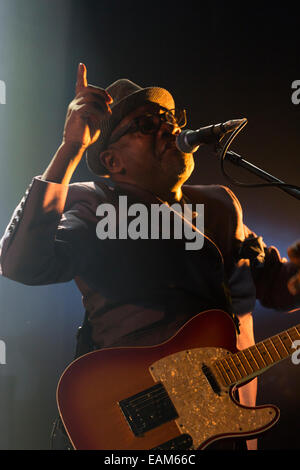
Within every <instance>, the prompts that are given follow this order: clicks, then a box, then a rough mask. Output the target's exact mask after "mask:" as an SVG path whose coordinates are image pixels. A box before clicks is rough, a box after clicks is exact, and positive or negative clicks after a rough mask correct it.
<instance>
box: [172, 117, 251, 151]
mask: <svg viewBox="0 0 300 470" xmlns="http://www.w3.org/2000/svg"><path fill="white" fill-rule="evenodd" d="M244 121H245V118H244V119H232V120H231V121H227V122H223V123H220V124H213V125H211V126H206V127H200V129H197V130H196V131H192V130H190V129H186V130H184V131H181V132H180V134H178V135H177V137H176V147H177V148H178V150H180V151H181V152H184V153H194V152H196V151H197V150H198V148H199V147H200V146H201V145H203V144H211V143H213V142H217V141H219V140H220V139H221V138H222V137H223V136H224V135H225V134H227V132H231V131H233V130H234V129H236V128H237V127H239V125H240V124H242V122H244Z"/></svg>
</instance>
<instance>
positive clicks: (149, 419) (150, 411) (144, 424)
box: [118, 383, 178, 437]
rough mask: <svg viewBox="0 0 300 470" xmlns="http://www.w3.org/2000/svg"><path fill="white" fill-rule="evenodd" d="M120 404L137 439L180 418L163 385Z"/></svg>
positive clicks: (149, 389) (155, 386)
mask: <svg viewBox="0 0 300 470" xmlns="http://www.w3.org/2000/svg"><path fill="white" fill-rule="evenodd" d="M118 404H119V406H120V408H121V410H122V412H123V414H124V416H125V418H126V421H127V423H128V425H129V427H130V429H131V430H132V432H133V434H134V435H135V436H136V437H141V436H143V435H144V433H145V432H147V431H150V430H151V429H154V428H157V427H158V426H161V425H162V424H164V423H167V422H168V421H172V420H174V419H176V418H178V414H177V411H176V409H175V407H174V405H173V403H172V401H171V400H170V398H169V395H168V393H167V391H166V389H165V387H164V386H163V384H161V383H159V384H157V385H154V386H153V387H151V388H148V389H146V390H144V391H142V392H140V393H137V394H136V395H132V396H131V397H128V398H125V399H124V400H121V401H119V403H118Z"/></svg>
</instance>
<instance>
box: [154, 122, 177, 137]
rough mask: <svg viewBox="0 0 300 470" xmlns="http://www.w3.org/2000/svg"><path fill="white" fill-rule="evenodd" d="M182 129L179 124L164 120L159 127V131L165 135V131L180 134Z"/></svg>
mask: <svg viewBox="0 0 300 470" xmlns="http://www.w3.org/2000/svg"><path fill="white" fill-rule="evenodd" d="M180 132H181V129H180V127H179V126H178V125H177V124H174V123H171V122H162V123H161V126H160V128H159V133H160V134H161V135H164V134H165V133H168V134H173V135H178V134H180Z"/></svg>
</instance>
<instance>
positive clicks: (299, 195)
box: [225, 150, 300, 200]
mask: <svg viewBox="0 0 300 470" xmlns="http://www.w3.org/2000/svg"><path fill="white" fill-rule="evenodd" d="M225 160H228V161H229V162H231V163H233V164H234V165H236V166H240V167H242V168H245V169H246V170H248V171H250V172H251V173H254V174H255V175H256V176H258V177H259V178H262V179H263V180H265V181H268V182H269V183H284V182H283V181H281V180H279V179H278V178H275V176H272V175H270V173H267V172H266V171H264V170H261V169H260V168H258V167H257V166H255V165H253V164H252V163H249V162H247V161H246V160H245V159H244V158H242V157H241V156H240V155H238V154H237V153H235V152H233V151H232V150H229V151H227V152H226V154H225ZM276 187H277V188H279V189H281V190H282V191H284V192H285V193H288V194H289V195H290V196H293V197H295V198H296V199H299V200H300V190H298V189H294V188H289V187H287V186H276Z"/></svg>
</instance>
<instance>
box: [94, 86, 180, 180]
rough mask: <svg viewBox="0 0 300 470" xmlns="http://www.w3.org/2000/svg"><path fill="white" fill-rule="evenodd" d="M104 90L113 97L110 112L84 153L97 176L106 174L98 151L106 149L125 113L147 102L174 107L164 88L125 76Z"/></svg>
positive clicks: (172, 100)
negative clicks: (134, 80)
mask: <svg viewBox="0 0 300 470" xmlns="http://www.w3.org/2000/svg"><path fill="white" fill-rule="evenodd" d="M106 91H107V93H109V95H110V96H111V97H112V98H113V102H112V104H111V105H110V107H111V111H112V114H111V115H109V116H107V117H105V118H104V119H102V121H101V122H100V129H101V133H100V136H99V138H98V139H97V141H96V142H95V143H94V144H93V145H91V146H90V147H89V148H88V150H87V153H86V159H87V165H88V167H89V169H90V170H91V171H92V172H93V173H95V174H96V175H99V176H101V175H105V174H107V170H106V168H105V167H104V166H103V165H102V164H101V162H100V158H99V156H100V153H101V152H102V151H103V150H105V149H106V147H107V145H108V142H109V138H110V135H111V133H112V131H113V129H114V128H115V127H116V126H117V125H118V123H119V122H120V121H121V120H122V119H123V118H124V117H125V116H127V114H129V113H130V112H131V111H133V110H134V109H136V108H138V107H139V106H141V105H143V104H145V103H148V102H149V103H157V104H159V105H160V106H162V107H163V108H166V109H174V108H175V103H174V99H173V97H172V95H171V94H170V93H169V92H168V91H167V90H165V89H164V88H160V87H148V88H142V87H140V86H139V85H137V84H136V83H133V82H132V81H130V80H127V79H126V78H121V79H120V80H117V81H116V82H114V83H112V84H111V85H109V86H108V87H107V88H106Z"/></svg>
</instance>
